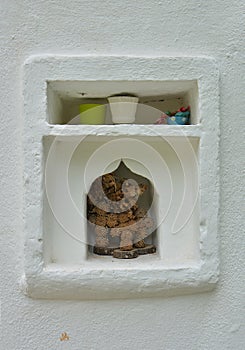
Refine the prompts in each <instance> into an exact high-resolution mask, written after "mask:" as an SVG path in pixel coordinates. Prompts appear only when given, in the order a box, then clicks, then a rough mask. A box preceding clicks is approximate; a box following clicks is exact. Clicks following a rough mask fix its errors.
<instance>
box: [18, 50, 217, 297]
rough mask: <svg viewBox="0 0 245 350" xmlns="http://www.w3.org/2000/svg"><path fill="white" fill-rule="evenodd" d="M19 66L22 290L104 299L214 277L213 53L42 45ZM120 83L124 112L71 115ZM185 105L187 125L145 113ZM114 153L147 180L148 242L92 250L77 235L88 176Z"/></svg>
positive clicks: (114, 160) (83, 232)
mask: <svg viewBox="0 0 245 350" xmlns="http://www.w3.org/2000/svg"><path fill="white" fill-rule="evenodd" d="M23 76H24V83H23V85H24V115H25V129H24V132H23V144H24V152H23V154H24V157H25V166H24V178H25V202H24V205H23V208H24V218H25V236H26V244H25V275H24V276H23V280H22V287H23V290H24V292H25V293H26V294H27V295H29V296H31V297H33V298H53V299H60V298H63V299H64V298H65V299H110V298H130V297H141V296H144V297H145V296H147V297H153V296H158V297H159V296H163V295H174V294H183V293H193V292H204V291H206V290H211V289H212V288H214V286H215V284H216V282H217V280H218V261H219V259H218V249H217V247H218V244H217V242H218V240H217V231H218V207H219V196H218V194H219V191H218V185H219V177H218V170H219V168H218V145H219V113H218V111H219V109H218V105H219V103H218V96H219V91H218V82H219V74H218V69H217V65H216V62H215V61H214V60H213V59H212V58H207V57H111V56H108V57H102V56H101V57H92V56H55V55H54V56H53V55H48V56H35V57H30V58H29V59H28V60H27V61H26V62H25V64H24V75H23ZM123 91H124V92H127V93H129V94H130V93H131V94H135V95H137V96H138V97H139V102H140V103H139V106H138V107H139V108H137V115H136V122H135V123H134V124H130V125H127V124H124V125H123V124H122V125H120V124H119V125H112V122H111V116H110V112H109V110H107V115H106V122H105V124H104V125H94V126H93V125H78V123H77V120H76V121H75V122H74V120H73V118H74V117H76V116H77V114H78V106H79V104H83V103H89V102H92V101H93V102H99V103H105V102H107V101H106V97H108V96H109V95H112V94H117V93H121V92H123ZM33 96H34V97H35V98H33ZM183 105H184V106H186V105H190V108H191V120H190V125H153V122H154V121H155V120H156V119H157V117H159V114H161V113H162V111H166V110H170V111H173V110H176V109H178V108H179V107H181V106H183ZM140 106H144V108H143V110H141V109H140ZM149 111H150V113H148V112H149ZM155 112H156V113H157V114H155ZM71 124H75V125H71ZM103 149H104V151H103V152H104V153H103V152H102V153H101V150H103ZM121 160H123V162H124V165H125V166H126V167H127V168H128V169H129V171H130V172H131V173H132V174H137V175H138V176H141V177H143V178H145V179H147V181H148V183H150V185H151V190H152V189H153V190H154V191H153V192H154V199H153V204H154V206H153V207H154V210H153V212H154V216H155V222H156V225H157V227H156V229H155V230H154V232H153V235H152V237H151V239H152V240H151V242H149V243H153V244H154V245H155V246H156V252H155V253H152V254H148V255H145V256H138V257H137V258H135V259H117V258H113V256H100V255H97V254H93V253H92V251H91V249H90V247H89V245H90V244H89V242H88V239H87V238H88V235H89V230H88V227H87V195H88V192H89V190H90V188H91V185H92V183H93V182H94V181H95V180H96V178H98V177H99V176H102V175H103V174H107V173H110V172H113V171H115V169H117V168H118V166H119V165H120V162H121ZM132 174H131V176H132Z"/></svg>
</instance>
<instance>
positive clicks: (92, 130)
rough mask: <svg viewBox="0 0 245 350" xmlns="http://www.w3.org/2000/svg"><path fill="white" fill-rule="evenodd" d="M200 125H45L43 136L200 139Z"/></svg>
mask: <svg viewBox="0 0 245 350" xmlns="http://www.w3.org/2000/svg"><path fill="white" fill-rule="evenodd" d="M201 132H202V131H201V125H198V124H197V125H151V124H149V125H138V124H131V125H126V124H121V125H48V124H47V125H46V128H45V130H44V135H45V136H71V137H73V136H80V135H81V136H86V135H91V136H142V137H144V136H145V137H158V136H160V137H161V136H166V137H167V136H185V137H201Z"/></svg>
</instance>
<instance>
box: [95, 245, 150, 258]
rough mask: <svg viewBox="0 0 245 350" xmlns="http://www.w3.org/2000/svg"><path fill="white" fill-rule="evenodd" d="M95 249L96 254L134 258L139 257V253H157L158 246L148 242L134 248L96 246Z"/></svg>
mask: <svg viewBox="0 0 245 350" xmlns="http://www.w3.org/2000/svg"><path fill="white" fill-rule="evenodd" d="M93 251H94V254H98V255H112V256H113V258H117V259H134V258H137V257H138V256H139V255H145V254H154V253H156V246H154V245H152V244H147V245H146V246H145V247H144V248H134V249H132V250H121V249H118V248H116V249H115V248H101V247H94V250H93Z"/></svg>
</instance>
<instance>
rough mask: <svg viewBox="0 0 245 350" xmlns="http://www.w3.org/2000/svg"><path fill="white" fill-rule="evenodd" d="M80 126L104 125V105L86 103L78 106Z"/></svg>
mask: <svg viewBox="0 0 245 350" xmlns="http://www.w3.org/2000/svg"><path fill="white" fill-rule="evenodd" d="M79 111H80V121H81V124H90V125H98V124H104V123H105V105H102V104H98V103H86V104H83V105H80V106H79Z"/></svg>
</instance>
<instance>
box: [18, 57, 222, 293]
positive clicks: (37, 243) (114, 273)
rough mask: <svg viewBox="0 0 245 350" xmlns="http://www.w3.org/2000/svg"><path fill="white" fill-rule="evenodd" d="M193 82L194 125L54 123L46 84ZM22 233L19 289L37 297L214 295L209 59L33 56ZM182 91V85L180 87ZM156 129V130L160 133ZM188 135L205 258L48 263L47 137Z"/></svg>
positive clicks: (214, 90)
mask: <svg viewBox="0 0 245 350" xmlns="http://www.w3.org/2000/svg"><path fill="white" fill-rule="evenodd" d="M117 80H120V81H125V82H127V81H136V82H138V83H139V86H140V82H141V81H144V82H145V83H147V82H149V84H152V82H154V81H155V82H162V84H163V86H164V84H165V82H174V83H175V84H177V83H178V82H180V84H181V82H183V81H186V82H189V81H195V82H196V84H197V89H198V101H197V105H196V110H197V111H199V116H196V118H198V119H196V122H195V125H187V126H165V125H162V126H158V125H155V126H154V125H153V126H152V127H151V130H152V131H149V129H148V128H145V127H144V126H141V127H140V128H139V127H137V125H136V126H135V125H130V126H128V125H115V126H114V125H108V126H105V125H103V126H82V125H50V124H49V123H48V121H47V120H48V116H47V115H48V113H49V112H48V106H47V82H50V81H76V82H79V81H80V82H86V81H90V82H95V83H96V81H117ZM23 83H24V125H25V126H24V133H23V144H24V206H23V208H24V209H23V210H24V223H25V225H24V233H25V238H26V239H25V249H24V253H25V254H24V255H25V273H24V275H23V278H22V283H21V286H22V289H23V291H24V293H25V294H27V295H28V296H30V297H32V298H47V299H112V298H135V297H159V296H164V295H178V294H186V293H194V292H204V291H209V290H212V289H213V288H214V286H215V285H216V283H217V281H218V274H219V268H218V266H219V257H218V237H217V236H218V214H219V161H218V155H219V153H218V150H219V73H218V68H217V64H216V62H215V61H214V60H213V59H212V58H208V57H129V56H63V55H42V56H32V57H30V58H29V59H28V60H27V61H26V62H25V64H24V76H23ZM176 86H177V85H176ZM156 128H157V129H156ZM156 130H157V133H158V134H159V133H160V134H161V135H162V136H163V137H171V136H173V137H179V136H181V135H183V133H184V135H186V136H188V137H195V138H198V139H199V167H200V191H199V193H200V240H199V243H200V260H199V261H198V262H197V263H196V264H194V265H192V266H191V265H190V266H172V267H171V266H170V267H169V266H164V265H163V264H161V262H160V263H158V264H156V265H154V267H152V266H151V265H149V266H148V267H147V266H146V265H144V266H143V267H140V268H139V267H137V264H136V265H135V266H134V265H132V266H131V267H130V268H129V267H127V264H125V266H123V265H122V266H121V267H120V268H113V266H111V265H110V266H109V265H108V266H107V267H103V268H94V267H93V266H92V265H91V266H90V265H89V264H86V266H83V265H81V266H80V267H79V266H74V267H72V266H71V267H69V268H68V267H66V266H65V265H64V266H55V265H54V266H52V264H45V257H44V250H43V247H44V244H43V243H44V242H43V241H44V239H45V237H44V236H43V192H44V189H43V172H44V166H43V162H44V154H43V153H44V152H43V138H44V137H47V136H58V137H67V138H69V137H70V138H73V137H76V136H80V135H94V136H98V137H99V136H101V135H103V136H109V137H110V136H133V137H134V136H147V137H148V136H149V137H151V136H152V137H154V135H155V132H156Z"/></svg>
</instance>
